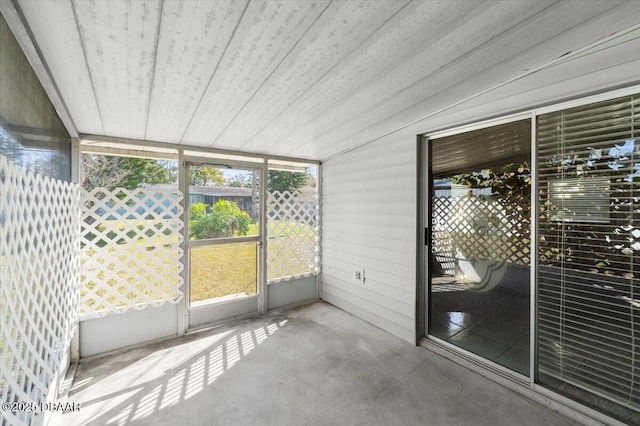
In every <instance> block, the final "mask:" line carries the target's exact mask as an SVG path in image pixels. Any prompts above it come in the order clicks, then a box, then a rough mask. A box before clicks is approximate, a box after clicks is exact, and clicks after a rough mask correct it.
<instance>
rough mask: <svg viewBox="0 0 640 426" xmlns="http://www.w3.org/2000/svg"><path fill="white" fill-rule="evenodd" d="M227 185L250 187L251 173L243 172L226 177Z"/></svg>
mask: <svg viewBox="0 0 640 426" xmlns="http://www.w3.org/2000/svg"><path fill="white" fill-rule="evenodd" d="M227 186H231V187H235V188H251V175H249V174H246V173H243V174H240V175H236V176H232V177H230V178H229V179H227Z"/></svg>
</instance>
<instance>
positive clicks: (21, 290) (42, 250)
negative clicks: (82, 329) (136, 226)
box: [0, 156, 79, 426]
mask: <svg viewBox="0 0 640 426" xmlns="http://www.w3.org/2000/svg"><path fill="white" fill-rule="evenodd" d="M78 202H79V190H78V187H77V186H76V185H73V184H70V183H68V182H62V181H58V180H55V179H51V178H47V177H43V176H40V175H36V174H33V173H30V172H26V171H24V170H23V169H21V168H20V167H17V166H15V165H14V164H12V163H11V162H9V161H8V160H7V159H6V157H4V156H0V401H3V402H9V403H30V402H36V403H37V402H41V401H44V400H45V399H46V397H47V393H48V392H49V389H50V386H51V384H52V382H53V381H54V379H55V377H56V375H57V374H58V373H59V370H60V369H61V368H64V366H61V363H62V360H63V358H64V355H65V353H66V351H67V349H68V347H69V343H70V340H71V337H72V336H73V333H74V332H75V329H76V327H77V319H78V316H77V315H78V314H77V312H78V289H77V283H78V266H79V261H78V259H79V256H78V253H79V238H78V237H79V233H78V231H79V209H78ZM34 415H35V413H34V412H29V411H28V410H20V411H11V410H2V411H0V424H1V425H3V426H4V425H22V424H30V423H31V422H32V420H33V417H34Z"/></svg>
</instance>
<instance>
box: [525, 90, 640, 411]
mask: <svg viewBox="0 0 640 426" xmlns="http://www.w3.org/2000/svg"><path fill="white" fill-rule="evenodd" d="M639 132H640V95H634V96H630V97H624V98H618V99H614V100H610V101H606V102H599V103H595V104H590V105H586V106H581V107H577V108H572V109H567V110H563V111H558V112H553V113H549V114H544V115H541V116H539V117H538V119H537V138H538V141H537V142H538V152H537V157H538V166H539V168H538V182H539V203H540V215H539V226H538V232H539V240H538V241H539V253H538V277H539V278H538V313H537V321H538V334H537V341H538V357H537V360H538V363H537V373H538V377H537V379H538V381H539V382H540V383H542V384H544V385H546V386H548V387H550V388H553V389H555V390H556V391H558V392H560V393H563V394H565V395H567V396H569V397H571V398H573V399H577V400H580V401H581V402H583V403H585V404H587V405H591V406H593V407H594V408H596V409H599V410H601V411H604V412H606V413H607V414H609V415H612V416H613V417H616V418H618V419H620V420H623V421H626V422H629V423H635V422H636V421H637V419H638V418H639V417H638V415H639V414H638V410H640V349H639V348H640V281H639V279H640V260H639V259H640V137H639ZM634 419H635V420H634Z"/></svg>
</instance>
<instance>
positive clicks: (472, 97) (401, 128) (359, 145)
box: [320, 24, 640, 162]
mask: <svg viewBox="0 0 640 426" xmlns="http://www.w3.org/2000/svg"><path fill="white" fill-rule="evenodd" d="M638 28H640V24H638V25H634V26H633V27H629V28H626V29H624V30H622V31H619V32H617V33H615V34H612V35H610V36H608V37H605V38H603V39H600V40H597V41H596V42H594V43H591V44H589V45H588V46H585V47H583V48H581V49H577V50H575V51H573V52H571V53H570V55H571V56H573V55H579V54H580V53H582V52H583V51H585V50H588V49H591V48H593V47H595V46H597V45H599V44H602V43H606V42H607V41H609V40H611V39H613V38H615V37H618V36H620V35H623V34H626V33H628V32H630V31H634V30H635V29H638ZM567 60H568V58H567V55H563V56H561V57H559V58H556V59H554V60H552V61H549V62H547V63H545V64H543V65H541V66H539V67H535V68H532V69H530V70H527V71H525V72H524V73H522V74H519V75H517V76H516V77H513V78H510V79H508V80H505V81H503V82H501V83H498V84H496V85H494V86H491V87H489V88H488V89H485V90H482V91H480V92H478V93H474V94H473V95H471V96H468V97H466V98H464V99H461V100H459V101H456V102H454V103H452V104H449V105H447V106H445V107H442V108H440V109H438V110H437V111H433V112H431V113H429V114H427V115H424V116H422V117H419V118H416V119H414V120H411V121H408V122H407V123H405V124H403V125H401V126H398V127H396V128H394V129H393V130H390V131H388V132H384V133H383V134H381V135H379V136H375V137H373V138H371V139H368V140H366V141H364V142H362V143H360V144H358V145H355V146H353V147H350V148H346V149H343V150H341V151H339V152H337V153H335V154H332V155H330V156H328V157H325V158H324V159H322V160H320V161H321V162H325V161H329V160H331V159H333V158H336V157H339V156H341V155H343V154H346V153H348V152H351V151H354V150H356V149H358V148H361V147H363V146H365V145H368V144H370V143H372V142H375V141H377V140H379V139H382V138H384V137H386V136H389V135H392V134H394V133H396V132H399V131H401V130H403V129H405V128H407V127H409V126H412V125H414V124H417V123H419V122H420V121H423V120H427V119H429V118H431V117H433V116H436V115H438V114H440V113H442V112H445V111H447V110H449V109H451V108H455V107H456V106H458V105H461V104H464V103H465V102H468V101H470V100H473V99H475V98H477V97H479V96H482V95H484V94H486V93H489V92H492V91H494V90H497V89H499V88H500V87H502V86H505V85H507V84H511V83H513V82H515V81H518V80H521V79H523V78H525V77H528V76H529V75H532V74H535V73H537V72H539V71H542V70H544V69H547V68H549V67H553V66H555V65H556V64H557V63H560V62H565V61H567ZM534 108H535V106H532V107H531V108H528V110H531V109H534ZM504 115H507V114H501V116H504ZM448 127H449V128H451V126H448ZM434 130H435V129H434ZM443 130H444V129H443Z"/></svg>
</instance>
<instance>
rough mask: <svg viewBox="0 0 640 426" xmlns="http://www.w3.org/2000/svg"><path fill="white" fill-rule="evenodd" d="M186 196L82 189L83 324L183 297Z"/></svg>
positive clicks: (147, 191) (154, 192)
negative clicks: (181, 204) (182, 203)
mask: <svg viewBox="0 0 640 426" xmlns="http://www.w3.org/2000/svg"><path fill="white" fill-rule="evenodd" d="M181 200H182V194H181V193H180V192H179V191H178V190H175V191H161V190H149V189H145V188H139V189H135V190H127V189H123V188H116V189H114V190H112V191H110V190H107V189H105V188H95V189H93V190H92V191H85V190H82V199H81V209H82V221H81V233H82V239H81V246H82V250H81V303H80V319H89V318H95V317H100V316H104V315H107V314H109V313H121V312H125V311H127V310H129V309H137V310H140V309H143V308H145V307H147V306H160V305H162V304H164V303H166V302H170V303H177V302H179V301H180V300H181V299H182V297H183V292H182V283H183V279H182V276H181V272H182V269H183V262H182V257H183V250H182V248H181V243H182V238H183V237H182V233H181V230H182V227H183V226H184V224H183V221H182V207H181V206H180V201H181Z"/></svg>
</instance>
